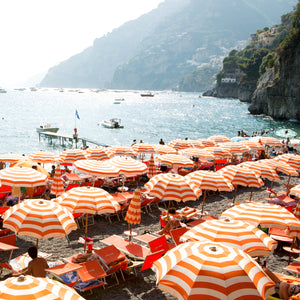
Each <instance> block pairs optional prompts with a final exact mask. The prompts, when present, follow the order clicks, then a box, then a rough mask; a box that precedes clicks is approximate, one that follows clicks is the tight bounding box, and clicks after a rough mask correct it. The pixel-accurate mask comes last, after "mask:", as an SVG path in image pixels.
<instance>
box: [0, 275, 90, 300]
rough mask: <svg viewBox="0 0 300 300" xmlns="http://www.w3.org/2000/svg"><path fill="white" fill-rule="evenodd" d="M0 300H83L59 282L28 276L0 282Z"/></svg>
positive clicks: (10, 278)
mask: <svg viewBox="0 0 300 300" xmlns="http://www.w3.org/2000/svg"><path fill="white" fill-rule="evenodd" d="M0 299H14V300H32V299H41V300H42V299H49V300H50V299H56V300H84V298H83V297H81V296H80V295H79V294H77V293H76V291H75V290H74V289H72V288H70V287H68V286H67V285H65V284H63V283H61V282H59V281H56V280H52V279H50V278H42V277H33V276H30V275H26V276H24V275H21V276H19V277H9V278H7V279H6V280H4V281H0Z"/></svg>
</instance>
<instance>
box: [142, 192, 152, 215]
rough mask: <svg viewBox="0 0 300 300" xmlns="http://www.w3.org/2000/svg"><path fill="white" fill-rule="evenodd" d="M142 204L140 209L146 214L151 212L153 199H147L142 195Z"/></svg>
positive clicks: (147, 197)
mask: <svg viewBox="0 0 300 300" xmlns="http://www.w3.org/2000/svg"><path fill="white" fill-rule="evenodd" d="M141 198H142V202H141V209H143V208H144V209H145V211H146V213H147V214H148V213H150V212H151V206H150V205H151V203H152V201H153V199H154V197H149V196H146V195H142V197H141Z"/></svg>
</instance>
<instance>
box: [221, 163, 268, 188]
mask: <svg viewBox="0 0 300 300" xmlns="http://www.w3.org/2000/svg"><path fill="white" fill-rule="evenodd" d="M218 172H219V173H221V174H222V175H223V176H224V177H225V178H226V179H227V180H229V181H230V182H231V183H232V184H233V185H242V186H249V187H256V188H259V187H261V186H263V185H264V182H263V181H262V180H261V179H260V177H259V176H258V175H257V174H256V173H255V172H254V171H253V170H250V169H249V168H245V167H239V166H233V165H230V166H226V167H224V168H222V169H221V170H219V171H218Z"/></svg>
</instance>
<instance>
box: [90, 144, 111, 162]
mask: <svg viewBox="0 0 300 300" xmlns="http://www.w3.org/2000/svg"><path fill="white" fill-rule="evenodd" d="M85 157H86V158H87V159H94V160H105V159H109V156H108V154H107V149H106V148H104V147H101V146H97V147H89V148H87V149H86V150H85Z"/></svg>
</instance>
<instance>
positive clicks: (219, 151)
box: [205, 147, 232, 158]
mask: <svg viewBox="0 0 300 300" xmlns="http://www.w3.org/2000/svg"><path fill="white" fill-rule="evenodd" d="M205 150H206V151H207V152H209V153H211V154H212V155H213V156H214V157H215V158H231V157H232V155H231V153H230V152H229V151H228V150H226V149H224V148H223V147H207V148H205Z"/></svg>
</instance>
